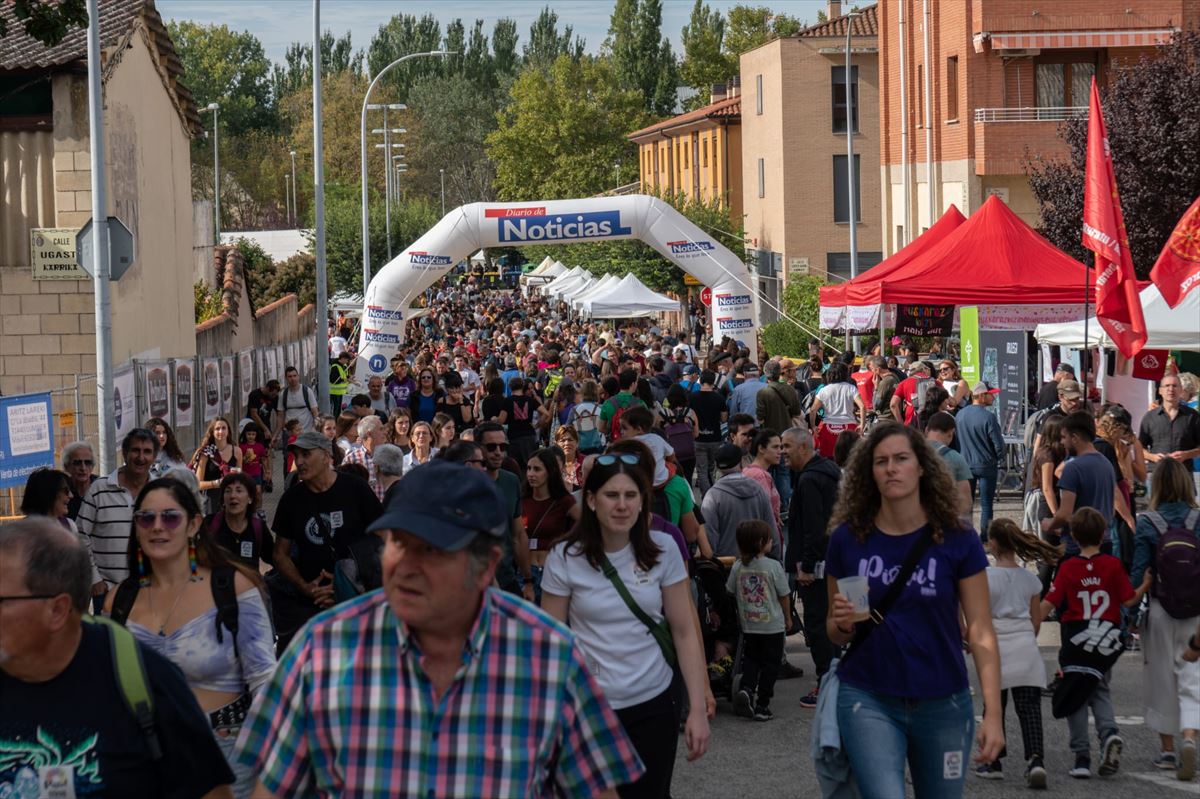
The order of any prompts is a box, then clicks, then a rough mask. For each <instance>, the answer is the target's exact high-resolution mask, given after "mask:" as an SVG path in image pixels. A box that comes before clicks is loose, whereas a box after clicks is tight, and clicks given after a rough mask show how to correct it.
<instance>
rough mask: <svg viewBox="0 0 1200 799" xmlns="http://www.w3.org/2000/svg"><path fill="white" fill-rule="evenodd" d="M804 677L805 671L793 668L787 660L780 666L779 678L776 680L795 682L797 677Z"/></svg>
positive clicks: (796, 667) (797, 667)
mask: <svg viewBox="0 0 1200 799" xmlns="http://www.w3.org/2000/svg"><path fill="white" fill-rule="evenodd" d="M803 676H804V669H802V668H800V667H799V666H793V665H792V664H791V663H789V662H788V661H786V660H785V661H783V663H781V664H780V666H779V676H778V677H777V678H776V679H780V680H794V679H796V678H797V677H803Z"/></svg>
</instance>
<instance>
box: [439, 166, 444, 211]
mask: <svg viewBox="0 0 1200 799" xmlns="http://www.w3.org/2000/svg"><path fill="white" fill-rule="evenodd" d="M438 177H439V178H440V179H441V181H442V216H445V215H446V170H444V169H439V170H438Z"/></svg>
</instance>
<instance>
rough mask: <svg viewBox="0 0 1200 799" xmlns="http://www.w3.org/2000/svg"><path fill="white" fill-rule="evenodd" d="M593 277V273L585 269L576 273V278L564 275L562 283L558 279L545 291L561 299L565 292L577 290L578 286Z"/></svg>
mask: <svg viewBox="0 0 1200 799" xmlns="http://www.w3.org/2000/svg"><path fill="white" fill-rule="evenodd" d="M592 279H593V277H592V273H591V272H589V271H587V270H586V269H584V270H582V271H581V272H580V273H579V274H577V275H575V277H574V278H571V279H569V280H568V279H566V278H565V276H564V279H563V281H562V282H561V283H560V282H557V281H556V282H555V284H554V285H553V286H548V287H547V288H546V290H545V293H546V294H548V295H550V296H552V297H558V298H559V299H562V297H563V295H564V294H567V293H568V292H571V291H575V290H576V289H577V288H579V287H580V286H582V285H584V284H586V283H587V282H588V281H589V280H592Z"/></svg>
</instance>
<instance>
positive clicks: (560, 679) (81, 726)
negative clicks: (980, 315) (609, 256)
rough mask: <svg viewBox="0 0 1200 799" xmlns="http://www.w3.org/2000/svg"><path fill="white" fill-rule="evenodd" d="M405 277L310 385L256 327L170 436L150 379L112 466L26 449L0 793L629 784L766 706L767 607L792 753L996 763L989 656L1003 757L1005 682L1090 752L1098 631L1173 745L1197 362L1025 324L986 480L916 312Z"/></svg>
mask: <svg viewBox="0 0 1200 799" xmlns="http://www.w3.org/2000/svg"><path fill="white" fill-rule="evenodd" d="M427 301H428V308H427V313H425V314H423V315H422V316H421V317H420V318H419V319H417V320H414V321H411V322H410V323H409V330H408V336H407V341H406V343H405V344H403V345H400V346H399V347H398V348H397V351H396V352H395V354H394V355H393V356H392V358H391V361H390V370H391V373H390V374H389V375H387V376H386V377H384V376H377V375H371V376H364V378H365V379H359V377H358V376H356V374H355V371H356V363H357V359H356V355H355V353H354V352H353V346H352V343H351V342H352V341H353V339H354V331H353V329H352V326H351V325H350V324H349V323H346V322H345V321H344V320H337V321H336V322H333V323H332V326H331V336H330V355H331V358H332V367H331V373H330V376H329V377H330V386H331V393H330V396H329V397H327V398H318V396H317V393H316V391H315V390H314V388H313V387H311V386H308V385H305V384H304V383H303V382H302V381H301V379H300V376H299V373H298V372H297V371H296V370H295V369H294V368H292V367H288V368H287V370H286V371H285V374H284V382H283V383H280V382H278V381H275V380H271V381H268V382H267V383H266V384H265V385H263V386H262V387H259V388H256V389H255V390H254V391H253V392H251V394H250V396H249V400H248V403H247V407H248V410H247V413H246V414H245V418H243V419H240V420H230V419H225V418H218V419H215V420H213V421H212V422H211V423H210V424H209V425H208V427H207V429H206V431H205V433H204V435H203V438H202V439H201V442H200V446H199V447H198V448H197V450H196V451H195V452H194V453H193V454H192V455H191V456H190V457H189V456H187V455H186V454H185V453H183V452H181V451H180V447H179V445H178V443H177V441H176V437H175V434H174V432H173V431H172V429H171V427H170V425H169V424H168V423H167V422H166V421H165V420H163V419H158V418H155V419H149V420H147V422H146V424H145V425H144V426H143V427H141V428H138V429H135V430H134V431H133V432H131V433H129V434H128V435H127V436H126V438H125V439H124V441H123V442H122V444H121V455H122V465H121V466H120V468H118V469H117V470H116V471H114V472H113V473H112V474H109V475H96V474H94V467H95V465H96V458H95V450H94V449H93V448H92V446H91V445H89V444H88V443H86V442H76V443H74V444H71V445H69V446H67V447H65V448H64V449H63V451H62V469H61V471H60V470H41V471H38V472H35V473H34V474H33V475H31V476H30V478H29V483H28V485H27V486H26V490H25V493H24V502H23V505H22V512H23V513H25V514H26V515H27V518H26V519H24V520H22V521H18V522H14V523H10V524H7V525H5V526H4V527H2V528H0V630H2V632H0V700H2V702H3V706H4V712H3V714H2V715H3V717H2V718H0V738H3V739H4V740H5V746H6V748H5V749H4V750H3V751H2V752H0V796H2V797H13V798H14V799H15V798H16V797H22V799H23V798H24V797H28V796H43V795H57V794H47V793H45V792H44V791H45V790H46V786H47V785H51V784H52V783H51V782H50V781H52V780H59V782H58V783H54V784H58V785H67V784H69V785H70V786H72V788H73V791H74V793H73V794H71V793H64V794H62V795H80V796H83V795H103V796H159V795H162V796H181V797H183V796H213V797H222V796H237V797H246V796H250V795H251V794H252V793H253V792H254V791H255V788H256V786H259V788H260V791H262V792H263V793H260V794H259V795H275V796H300V795H309V794H318V795H337V796H364V797H370V796H395V795H404V796H418V795H420V796H462V797H482V796H487V797H500V796H559V795H565V796H614V795H617V796H621V797H668V796H670V795H671V794H670V791H671V782H672V775H673V770H674V767H675V763H676V757H677V753H676V751H677V748H678V739H679V737H680V736H681V735H682V737H683V739H684V747H685V749H686V753H687V759H688V760H696V759H698V758H701V757H703V756H704V755H705V753H706V752H707V750H708V749H709V748H710V744H712V743H714V742H713V740H712V737H711V732H710V726H709V725H710V721H711V719H712V718H713V716H714V714H715V713H716V712H717V704H718V699H721V700H728V702H729V705H730V707H731V712H732V713H734V714H735V715H736V716H740V717H744V718H746V719H747V720H749V721H752V722H760V723H761V722H770V721H772V720H773V719H774V718H775V716H774V713H773V711H772V706H771V705H772V700H773V699H774V697H775V685H776V682H777V681H778V680H780V679H788V678H796V677H798V676H800V675H801V674H802V672H801V670H800V669H799V668H797V667H796V666H795V665H794V664H793V663H791V662H790V661H789V660H788V657H787V653H786V647H785V644H786V641H787V638H788V636H792V635H802V636H803V641H804V643H805V645H806V646H807V649H808V651H809V653H810V655H811V658H812V661H813V664H814V667H815V672H816V673H815V675H813V676H814V677H815V680H814V682H813V683H812V684H811V685H806V686H805V687H806V688H807V689H808V690H807V691H806V693H805V695H804V696H803V698H802V699H801V700H800V706H801V707H802V708H805V709H808V710H811V711H813V713H812V716H813V731H812V733H813V758H814V763H815V767H816V771H817V774H818V777H819V779H820V781H821V788H822V791H823V792H824V793H825V795H833V792H835V791H836V790H837V789H838V788H839V787H843V786H845V785H847V784H849V783H850V782H853V783H854V784H855V785H856V788H855V789H854V790H857V791H858V792H859V794H860V795H862V796H865V797H896V796H902V795H903V794H904V792H905V780H906V772H907V774H908V778H909V779H910V780H911V782H912V784H913V788H914V790H915V792H916V794H917V795H918V796H922V797H925V796H960V795H961V794H962V792H963V786H964V782H965V780H966V778H967V776H968V773H969V772H974V773H975V774H976V775H977V776H979V777H981V778H985V779H999V778H1003V777H1004V770H1003V766H1002V764H1003V762H1004V758H1005V755H1006V748H1005V735H1004V714H1005V711H1006V707H1007V703H1008V699H1009V695H1010V694H1011V696H1012V700H1013V704H1014V706H1015V708H1016V714H1017V717H1018V720H1019V723H1020V729H1021V736H1022V743H1023V755H1024V759H1023V766H1022V768H1021V778H1022V779H1023V780H1024V781H1025V782H1026V783H1027V784H1028V785H1029V786H1030V787H1033V788H1045V787H1047V785H1048V783H1049V782H1050V779H1051V778H1050V776H1049V775H1048V774H1047V770H1046V765H1045V760H1046V751H1045V743H1044V741H1045V734H1044V729H1043V727H1044V723H1043V719H1042V705H1043V698H1044V695H1050V696H1051V697H1052V698H1051V710H1052V713H1053V716H1054V717H1055V718H1065V719H1067V729H1068V731H1069V744H1068V746H1069V749H1070V753H1071V756H1072V758H1073V760H1072V763H1073V765H1072V768H1071V769H1070V771H1069V774H1070V776H1071V777H1075V778H1086V777H1088V776H1090V775H1091V774H1092V773H1093V769H1092V759H1091V757H1092V749H1091V743H1090V741H1089V734H1088V729H1089V727H1088V711H1089V709H1090V710H1091V713H1092V716H1093V718H1094V727H1095V730H1096V733H1097V735H1098V738H1099V739H1098V742H1097V743H1098V748H1097V750H1096V753H1097V756H1098V767H1097V768H1096V773H1098V774H1099V775H1100V776H1111V775H1112V774H1115V773H1116V772H1117V771H1118V769H1119V767H1120V763H1121V753H1122V747H1123V740H1122V738H1121V734H1120V730H1119V729H1118V727H1117V723H1116V720H1115V716H1114V713H1113V708H1112V702H1111V699H1110V675H1111V669H1112V667H1113V664H1114V663H1115V662H1116V659H1117V657H1119V655H1120V654H1121V652H1122V651H1124V650H1126V649H1134V648H1137V649H1140V650H1141V651H1142V653H1143V657H1144V660H1145V667H1144V674H1145V679H1144V683H1145V705H1146V714H1145V718H1146V723H1147V725H1148V726H1149V727H1150V728H1151V729H1153V730H1154V732H1155V733H1157V734H1158V735H1159V736H1160V743H1161V747H1160V750H1161V751H1160V753H1159V755H1158V756H1157V758H1156V759H1155V761H1154V765H1155V766H1157V767H1159V768H1163V769H1171V770H1174V772H1175V773H1176V775H1177V776H1178V778H1179V779H1180V780H1191V779H1193V777H1194V775H1195V771H1196V765H1197V749H1196V747H1197V728H1200V665H1197V663H1196V659H1197V657H1198V656H1200V589H1198V588H1197V586H1200V556H1198V555H1197V552H1200V540H1198V536H1200V510H1198V509H1197V482H1196V478H1195V475H1194V471H1193V469H1194V465H1195V463H1197V462H1200V415H1198V414H1197V412H1196V410H1195V394H1196V391H1195V389H1196V385H1195V378H1194V377H1192V376H1190V375H1186V374H1182V375H1181V374H1176V373H1172V372H1168V374H1167V375H1166V376H1164V378H1163V379H1162V381H1161V383H1160V385H1159V395H1160V397H1159V400H1158V401H1157V402H1156V404H1155V406H1154V407H1153V408H1152V409H1150V410H1149V411H1148V412H1147V413H1146V414H1145V415H1144V416H1143V417H1142V421H1141V424H1140V425H1139V428H1138V430H1136V431H1135V430H1134V429H1133V422H1132V416H1131V415H1130V413H1129V411H1128V410H1127V409H1125V408H1123V407H1121V406H1119V405H1105V406H1102V407H1096V408H1093V407H1092V406H1091V405H1090V404H1089V403H1087V402H1086V398H1085V397H1084V396H1083V392H1082V390H1081V388H1080V385H1079V383H1078V382H1076V380H1075V375H1074V371H1073V369H1072V368H1071V366H1070V364H1067V363H1064V364H1061V365H1059V367H1058V371H1057V372H1056V373H1055V378H1054V380H1053V381H1052V382H1050V383H1048V384H1047V386H1046V387H1045V388H1043V390H1042V391H1041V393H1040V394H1039V395H1038V398H1037V404H1038V409H1037V412H1036V413H1033V414H1032V415H1031V417H1030V422H1029V425H1028V429H1027V433H1026V437H1027V439H1028V441H1027V442H1026V443H1027V447H1028V456H1027V458H1026V460H1027V464H1028V468H1027V475H1026V491H1025V502H1024V513H1023V515H1022V517H1021V518H1018V519H1010V518H1005V517H1002V516H997V514H996V512H995V511H996V504H995V498H996V492H997V486H998V483H999V479H998V476H999V472H1000V469H1001V467H1002V465H1003V464H1004V463H1005V462H1006V458H1007V454H1006V453H1007V448H1008V447H1009V446H1010V445H1011V444H1012V442H1011V441H1006V440H1005V438H1004V436H1003V435H1002V434H1001V429H1000V425H999V422H998V419H997V416H996V414H995V413H993V411H992V410H991V407H990V406H991V405H992V403H993V402H994V398H995V395H996V393H997V389H996V388H994V387H993V386H990V385H989V384H987V383H985V382H977V383H975V384H973V385H968V383H967V381H965V380H964V379H963V378H962V375H961V372H960V370H959V364H958V362H957V361H956V359H955V358H954V357H953V354H952V353H951V352H950V351H949V349H948V348H947V347H946V346H945V345H944V344H943V342H941V341H937V340H935V341H934V342H933V343H932V347H930V348H928V349H930V350H932V351H927V352H923V353H920V354H919V353H918V352H917V349H916V347H915V346H912V345H909V344H908V343H907V342H902V343H901V346H900V347H899V348H898V351H897V354H896V355H892V356H886V357H885V356H884V355H883V353H882V351H880V349H879V348H878V347H876V349H874V350H872V351H868V352H866V353H863V354H861V355H860V354H856V353H854V352H844V353H836V352H833V351H832V350H829V349H827V348H826V347H825V346H823V345H822V344H821V342H819V341H817V340H813V341H812V342H811V344H810V347H809V352H808V353H807V354H806V357H804V358H789V357H778V356H776V357H770V358H767V359H765V360H764V361H762V362H759V361H756V360H755V359H753V358H751V357H750V350H749V349H748V348H746V347H745V346H744V343H743V342H738V341H731V340H725V341H724V342H722V343H721V344H710V343H708V342H707V337H706V336H705V335H704V333H705V331H704V327H703V324H702V323H701V324H698V325H697V326H696V327H694V328H691V329H689V330H687V331H686V332H685V331H681V330H678V329H676V330H670V329H667V328H665V327H664V328H660V327H658V326H655V325H654V324H651V323H649V322H646V321H641V322H631V323H629V324H625V325H603V324H599V323H592V322H585V321H580V320H577V319H574V318H572V317H571V316H570V315H569V314H568V313H567V312H566V309H565V307H564V306H561V305H555V304H553V303H548V302H544V301H541V300H539V299H537V298H536V297H526V296H523V295H522V294H521V293H520V292H518V291H508V290H501V291H496V290H483V289H479V288H476V287H475V286H473V285H471V284H470V283H469V282H468V283H465V284H462V285H459V286H446V287H444V288H440V289H438V290H436V291H431V292H430V293H429V294H428V297H427ZM694 315H695V316H696V317H697V318H700V317H702V314H701V313H700V312H699V309H694ZM1189 386H1190V387H1189ZM1189 392H1190V394H1189ZM321 400H325V401H327V404H328V406H329V407H331V408H332V411H333V412H332V413H331V414H325V413H323V412H322V411H321V406H322V405H323V404H326V402H322V401H321ZM277 481H278V482H279V485H278V489H277V488H276V482H277ZM1146 486H1148V488H1145V487H1146ZM1143 489H1145V490H1143ZM277 491H278V498H277V501H276V502H275V503H273V504H274V505H275V508H274V514H273V516H270V514H268V513H266V512H265V507H266V505H267V504H269V503H268V502H267V500H266V495H267V494H274V493H276V492H277ZM976 505H978V507H976ZM1047 621H1054V622H1057V623H1058V624H1060V625H1061V627H1062V629H1063V635H1062V641H1063V643H1062V649H1061V651H1060V653H1059V658H1058V661H1059V669H1058V671H1057V673H1054V670H1053V669H1052V670H1051V671H1052V673H1051V674H1049V675H1048V674H1047V670H1046V666H1045V664H1044V662H1043V659H1042V656H1041V653H1040V652H1039V649H1038V644H1037V634H1038V631H1039V629H1040V626H1041V625H1042V624H1043V623H1045V622H1047ZM964 652H968V653H969V654H970V655H971V657H972V659H973V661H974V665H975V675H976V679H977V686H976V688H975V689H972V686H971V684H970V677H969V671H968V668H967V664H966V660H965V657H964ZM1048 677H1052V678H1053V679H1049V680H1048ZM973 690H975V692H976V693H977V695H978V696H979V697H981V698H982V702H983V714H982V722H981V723H979V724H978V729H977V730H976V721H975V711H974V709H973V699H972V692H973ZM12 741H16V742H17V743H16V744H14V745H11V746H10V745H9V744H10V742H12ZM716 745H718V746H719V742H716ZM952 755H953V757H952Z"/></svg>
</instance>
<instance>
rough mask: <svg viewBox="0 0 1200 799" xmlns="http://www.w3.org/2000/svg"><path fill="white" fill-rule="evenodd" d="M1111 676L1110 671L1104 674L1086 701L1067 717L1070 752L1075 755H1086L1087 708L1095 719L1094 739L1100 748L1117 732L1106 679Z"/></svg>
mask: <svg viewBox="0 0 1200 799" xmlns="http://www.w3.org/2000/svg"><path fill="white" fill-rule="evenodd" d="M1111 676H1112V671H1111V670H1109V671H1106V672H1104V676H1103V677H1101V678H1100V682H1098V683H1097V684H1096V690H1094V691H1092V695H1091V696H1090V697H1089V698H1088V701H1087V702H1085V703H1084V704H1083V706H1082V707H1080V708H1079V709H1078V710H1076V711H1075V712H1074V713H1072V714H1071V715H1069V716H1067V729H1068V730H1070V732H1071V751H1072V752H1073V753H1075V754H1077V755H1086V754H1087V753H1088V708H1091V709H1092V716H1093V717H1095V719H1096V737H1097V738H1099V739H1100V745H1101V746H1103V745H1104V739H1105V738H1107V737H1108V736H1110V735H1116V734H1117V732H1118V730H1117V720H1116V718H1115V717H1114V716H1113V706H1112V697H1111V696H1109V693H1108V679H1109V677H1111Z"/></svg>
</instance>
